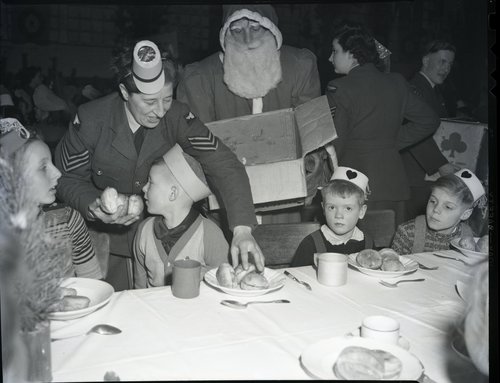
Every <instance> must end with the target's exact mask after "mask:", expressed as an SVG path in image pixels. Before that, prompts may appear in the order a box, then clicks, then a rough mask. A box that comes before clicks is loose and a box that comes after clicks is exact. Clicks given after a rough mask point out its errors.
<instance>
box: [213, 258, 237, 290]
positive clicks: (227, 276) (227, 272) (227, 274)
mask: <svg viewBox="0 0 500 383" xmlns="http://www.w3.org/2000/svg"><path fill="white" fill-rule="evenodd" d="M215 276H216V278H217V282H219V285H220V286H222V287H229V288H233V287H235V275H234V269H233V266H231V265H230V264H229V263H223V264H221V265H220V266H219V267H218V268H217V271H216V272H215Z"/></svg>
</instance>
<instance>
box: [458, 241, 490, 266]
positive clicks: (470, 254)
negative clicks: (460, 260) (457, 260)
mask: <svg viewBox="0 0 500 383" xmlns="http://www.w3.org/2000/svg"><path fill="white" fill-rule="evenodd" d="M458 242H460V238H455V239H452V240H451V241H450V245H451V247H453V248H455V249H457V250H458V251H460V252H461V253H462V254H463V255H465V256H466V257H469V258H472V259H476V260H478V261H479V260H482V259H485V258H487V257H488V253H481V252H480V251H473V250H468V249H464V248H463V247H460V246H459V245H458ZM476 242H477V240H476Z"/></svg>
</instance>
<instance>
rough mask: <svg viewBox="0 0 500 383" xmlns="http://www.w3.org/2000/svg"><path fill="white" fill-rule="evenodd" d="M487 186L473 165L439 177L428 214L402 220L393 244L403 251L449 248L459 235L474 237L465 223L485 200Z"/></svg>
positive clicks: (405, 252)
mask: <svg viewBox="0 0 500 383" xmlns="http://www.w3.org/2000/svg"><path fill="white" fill-rule="evenodd" d="M484 195H485V191H484V187H483V185H482V184H481V181H480V180H479V179H478V178H477V177H476V175H475V174H474V173H473V172H472V171H470V170H469V169H461V170H459V171H458V172H456V173H455V174H448V175H445V176H442V177H440V178H438V179H437V180H436V181H435V182H434V184H433V185H432V187H431V195H430V197H429V201H428V202H427V209H426V214H425V215H419V216H417V217H416V218H415V219H412V220H410V221H408V222H405V223H403V224H401V225H400V226H399V227H398V229H397V231H396V234H395V236H394V240H393V242H392V248H393V249H394V250H396V251H397V252H398V253H399V254H412V253H420V252H423V251H438V250H447V249H449V247H450V241H452V240H453V239H455V238H464V237H473V233H472V229H471V228H470V227H469V226H468V225H467V224H466V223H465V221H466V220H467V219H468V218H469V217H470V216H471V214H472V211H473V209H474V207H476V206H477V205H478V204H479V203H482V202H484Z"/></svg>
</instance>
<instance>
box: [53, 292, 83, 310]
mask: <svg viewBox="0 0 500 383" xmlns="http://www.w3.org/2000/svg"><path fill="white" fill-rule="evenodd" d="M89 305H90V298H88V297H85V296H83V295H70V296H65V297H63V299H62V301H61V304H60V306H59V310H60V311H73V310H81V309H84V308H87V307H89Z"/></svg>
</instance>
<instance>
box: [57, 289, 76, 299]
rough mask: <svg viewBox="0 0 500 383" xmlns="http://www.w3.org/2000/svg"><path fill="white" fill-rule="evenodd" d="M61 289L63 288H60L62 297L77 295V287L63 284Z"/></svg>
mask: <svg viewBox="0 0 500 383" xmlns="http://www.w3.org/2000/svg"><path fill="white" fill-rule="evenodd" d="M60 289H61V290H60V291H61V297H65V296H71V295H76V289H74V288H72V287H63V286H61V287H60Z"/></svg>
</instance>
